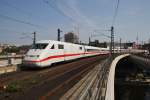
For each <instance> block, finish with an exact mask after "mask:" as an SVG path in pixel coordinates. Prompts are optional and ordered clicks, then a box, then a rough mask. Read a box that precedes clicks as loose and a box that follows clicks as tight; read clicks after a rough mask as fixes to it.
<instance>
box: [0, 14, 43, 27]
mask: <svg viewBox="0 0 150 100" xmlns="http://www.w3.org/2000/svg"><path fill="white" fill-rule="evenodd" d="M0 17H1V18H3V19H7V20H11V21H15V22H18V23H22V24H26V25H30V26H34V27H41V26H40V25H37V24H33V23H30V22H27V21H23V20H18V19H16V18H13V17H10V16H6V15H2V14H0Z"/></svg>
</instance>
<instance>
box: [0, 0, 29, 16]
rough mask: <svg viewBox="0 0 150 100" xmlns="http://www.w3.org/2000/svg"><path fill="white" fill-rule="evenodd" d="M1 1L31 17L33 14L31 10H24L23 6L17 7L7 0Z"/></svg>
mask: <svg viewBox="0 0 150 100" xmlns="http://www.w3.org/2000/svg"><path fill="white" fill-rule="evenodd" d="M1 3H3V4H4V5H5V6H7V7H9V8H13V9H15V10H16V11H18V12H21V13H23V14H25V15H27V16H29V17H30V16H32V14H31V13H30V12H28V11H25V10H23V9H21V8H18V7H16V6H14V5H13V4H11V3H9V2H7V1H6V0H2V1H1Z"/></svg>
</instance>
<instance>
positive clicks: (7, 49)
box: [2, 46, 19, 54]
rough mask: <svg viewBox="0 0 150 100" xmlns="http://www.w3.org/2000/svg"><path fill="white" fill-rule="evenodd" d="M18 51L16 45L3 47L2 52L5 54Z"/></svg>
mask: <svg viewBox="0 0 150 100" xmlns="http://www.w3.org/2000/svg"><path fill="white" fill-rule="evenodd" d="M18 52H19V48H18V47H15V46H14V47H11V48H10V47H7V48H5V49H3V51H2V54H7V53H18Z"/></svg>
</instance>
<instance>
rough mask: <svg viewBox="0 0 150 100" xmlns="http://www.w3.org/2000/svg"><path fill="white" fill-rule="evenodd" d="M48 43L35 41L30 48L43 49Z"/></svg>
mask: <svg viewBox="0 0 150 100" xmlns="http://www.w3.org/2000/svg"><path fill="white" fill-rule="evenodd" d="M47 45H48V43H36V44H35V45H33V46H32V48H31V49H45V48H46V47H47Z"/></svg>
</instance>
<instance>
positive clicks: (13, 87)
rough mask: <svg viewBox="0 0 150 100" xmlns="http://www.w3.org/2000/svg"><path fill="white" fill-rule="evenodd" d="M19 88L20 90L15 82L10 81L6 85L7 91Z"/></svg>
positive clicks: (16, 90) (18, 89)
mask: <svg viewBox="0 0 150 100" xmlns="http://www.w3.org/2000/svg"><path fill="white" fill-rule="evenodd" d="M20 90H21V87H20V86H19V84H18V83H17V82H13V83H10V84H8V86H7V87H6V91H7V92H18V91H20Z"/></svg>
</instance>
